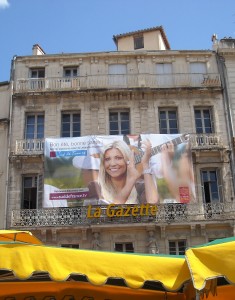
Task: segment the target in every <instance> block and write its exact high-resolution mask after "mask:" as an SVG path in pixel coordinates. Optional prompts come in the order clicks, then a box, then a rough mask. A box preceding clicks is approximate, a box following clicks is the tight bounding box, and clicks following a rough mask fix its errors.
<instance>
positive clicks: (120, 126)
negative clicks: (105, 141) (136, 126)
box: [109, 109, 131, 135]
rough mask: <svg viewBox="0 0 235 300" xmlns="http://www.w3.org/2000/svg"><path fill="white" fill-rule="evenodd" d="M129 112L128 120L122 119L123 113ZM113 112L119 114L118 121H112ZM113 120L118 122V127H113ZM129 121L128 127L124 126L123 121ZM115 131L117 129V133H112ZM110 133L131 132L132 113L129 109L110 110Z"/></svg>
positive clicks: (121, 133)
mask: <svg viewBox="0 0 235 300" xmlns="http://www.w3.org/2000/svg"><path fill="white" fill-rule="evenodd" d="M125 113H127V114H128V120H122V114H125ZM111 114H117V121H111V118H110V117H111V116H110V115H111ZM111 122H112V123H113V124H114V122H115V123H117V129H116V130H115V129H111V127H112V126H111ZM124 122H128V127H129V128H128V129H125V128H123V126H122V125H123V123H124ZM114 131H117V132H116V133H112V132H114ZM109 134H110V135H125V134H131V115H130V110H129V109H110V110H109Z"/></svg>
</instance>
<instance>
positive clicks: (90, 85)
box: [14, 73, 221, 92]
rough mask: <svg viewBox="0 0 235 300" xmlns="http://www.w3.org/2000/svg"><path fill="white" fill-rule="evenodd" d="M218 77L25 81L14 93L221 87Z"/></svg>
mask: <svg viewBox="0 0 235 300" xmlns="http://www.w3.org/2000/svg"><path fill="white" fill-rule="evenodd" d="M220 85H221V82H220V77H219V74H218V73H216V74H214V73H213V74H188V73H187V74H183V73H174V74H160V75H157V74H117V75H100V74H98V75H88V76H79V77H71V78H68V77H53V78H23V79H18V80H17V81H16V84H15V87H14V90H15V92H32V91H41V92H43V91H58V90H79V89H100V88H102V89H103V88H106V89H107V88H140V87H147V88H179V87H180V88H182V87H200V88H204V87H219V86H220Z"/></svg>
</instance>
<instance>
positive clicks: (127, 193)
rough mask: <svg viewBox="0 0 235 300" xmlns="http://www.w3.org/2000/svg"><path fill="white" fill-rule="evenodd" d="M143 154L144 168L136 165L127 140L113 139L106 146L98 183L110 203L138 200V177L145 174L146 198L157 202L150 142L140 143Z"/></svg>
mask: <svg viewBox="0 0 235 300" xmlns="http://www.w3.org/2000/svg"><path fill="white" fill-rule="evenodd" d="M141 146H142V150H143V155H142V158H141V164H142V168H143V172H140V171H139V170H138V169H137V168H136V166H135V155H134V152H133V151H131V149H130V147H129V146H128V145H127V144H126V143H125V142H124V141H114V142H112V143H111V144H108V145H107V146H105V147H104V149H103V152H102V154H101V161H100V171H99V178H98V181H99V184H100V187H101V195H102V198H103V199H104V201H106V202H107V203H116V204H137V203H140V202H141V200H140V197H139V195H138V192H137V184H138V180H139V179H140V177H141V176H143V183H144V187H145V198H146V202H147V203H153V204H154V203H155V204H156V203H157V202H158V191H157V185H156V183H155V180H154V178H153V176H152V172H151V168H150V164H149V160H150V158H151V143H150V141H149V140H146V141H144V142H142V143H141Z"/></svg>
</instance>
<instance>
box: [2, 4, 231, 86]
mask: <svg viewBox="0 0 235 300" xmlns="http://www.w3.org/2000/svg"><path fill="white" fill-rule="evenodd" d="M155 26H163V28H164V30H165V33H166V35H167V38H168V41H169V43H170V46H171V49H172V50H200V49H202V50H204V49H210V50H211V49H212V43H211V36H212V34H213V33H216V34H217V36H218V38H219V39H221V38H223V37H225V36H226V37H233V38H235V1H234V0H224V1H221V0H144V1H143V0H0V82H1V81H8V80H9V74H10V65H11V59H12V58H13V56H14V55H18V56H22V55H31V53H32V46H33V45H34V44H39V45H40V46H41V47H42V48H43V49H44V51H45V52H46V53H47V54H55V53H62V52H68V53H80V52H96V51H98V52H99V51H115V50H116V47H115V44H114V42H113V39H112V38H113V35H116V34H121V33H126V32H130V31H135V30H140V29H145V28H149V27H155Z"/></svg>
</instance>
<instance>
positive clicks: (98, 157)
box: [43, 134, 195, 207]
mask: <svg viewBox="0 0 235 300" xmlns="http://www.w3.org/2000/svg"><path fill="white" fill-rule="evenodd" d="M44 154H45V165H44V167H45V174H44V202H43V207H76V206H80V205H102V204H107V205H109V204H117V205H118V204H144V203H150V204H159V203H186V204H187V203H190V202H193V201H195V184H194V175H193V166H192V155H191V149H190V143H189V136H188V135H186V134H184V135H183V134H173V135H172V134H167V135H163V134H140V135H117V136H115V135H110V136H99V135H96V136H83V137H76V138H47V139H46V140H45V153H44Z"/></svg>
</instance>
